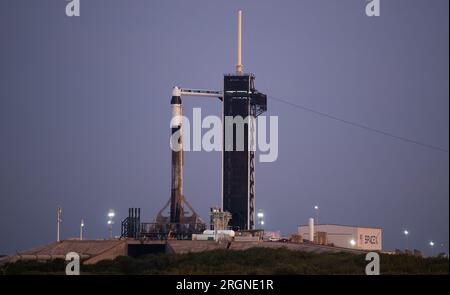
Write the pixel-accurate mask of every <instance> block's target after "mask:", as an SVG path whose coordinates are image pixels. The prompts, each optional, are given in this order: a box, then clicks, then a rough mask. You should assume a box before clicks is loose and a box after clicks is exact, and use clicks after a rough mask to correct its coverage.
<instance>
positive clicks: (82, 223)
mask: <svg viewBox="0 0 450 295" xmlns="http://www.w3.org/2000/svg"><path fill="white" fill-rule="evenodd" d="M83 228H84V219H83V218H81V222H80V241H82V240H83Z"/></svg>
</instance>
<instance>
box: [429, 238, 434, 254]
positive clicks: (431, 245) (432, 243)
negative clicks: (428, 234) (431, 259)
mask: <svg viewBox="0 0 450 295" xmlns="http://www.w3.org/2000/svg"><path fill="white" fill-rule="evenodd" d="M429 245H430V247H431V256H433V255H434V251H433V250H434V242H433V241H430V243H429Z"/></svg>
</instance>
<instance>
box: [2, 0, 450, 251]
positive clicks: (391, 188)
mask: <svg viewBox="0 0 450 295" xmlns="http://www.w3.org/2000/svg"><path fill="white" fill-rule="evenodd" d="M66 3H67V2H66V1H63V0H45V1H44V0H40V1H24V0H2V1H0V83H1V84H0V200H1V203H0V237H1V238H0V253H10V252H14V251H16V250H24V249H27V248H31V247H34V246H38V245H42V244H44V243H49V242H51V241H52V240H54V239H55V236H56V233H55V231H56V229H55V228H56V225H55V220H56V216H55V210H56V206H57V205H61V206H62V207H63V218H62V219H63V223H62V236H63V237H64V238H69V237H76V236H77V235H78V228H79V221H80V218H82V217H83V218H84V219H85V222H86V232H85V236H87V237H88V238H99V237H106V236H107V235H108V231H107V226H106V214H107V211H108V209H109V208H114V209H115V210H116V211H117V215H118V218H117V222H116V226H115V233H116V234H119V223H120V222H119V220H122V219H123V218H124V217H126V214H127V213H128V210H127V208H128V207H140V208H142V215H143V219H144V220H146V221H150V220H151V218H152V217H153V216H154V215H155V214H156V212H157V211H158V210H159V209H160V208H161V207H162V206H163V205H164V204H165V202H166V201H167V200H168V198H169V196H170V151H169V146H168V143H169V135H170V131H169V121H170V108H169V102H170V95H171V88H172V87H173V86H174V85H179V86H184V87H194V88H206V89H217V90H220V89H221V86H222V85H221V83H222V79H223V74H224V73H228V72H233V71H234V65H235V30H236V11H237V9H239V8H242V9H243V10H244V52H243V55H244V56H243V63H244V67H245V70H246V71H248V72H253V73H255V75H256V78H257V80H256V87H257V89H259V90H260V91H262V92H265V93H267V94H268V95H269V102H268V104H269V105H268V112H267V113H266V114H267V115H278V116H279V157H278V160H277V161H276V162H275V163H257V171H256V206H257V208H259V209H263V210H264V211H265V214H266V225H267V228H268V229H273V230H281V231H282V232H283V233H285V234H288V233H292V232H295V231H296V229H297V228H296V226H297V225H298V224H303V223H306V222H307V219H308V218H309V217H312V216H313V214H314V212H313V211H314V210H313V206H314V205H316V204H317V205H319V206H320V216H319V218H320V222H327V223H339V224H350V225H362V226H373V227H382V228H383V229H384V232H383V247H384V249H386V250H388V249H394V248H404V247H405V239H404V236H403V234H402V232H403V229H405V228H408V230H409V231H410V237H409V239H410V240H409V244H410V246H411V247H415V248H418V249H422V250H424V252H425V253H427V254H430V253H431V252H430V247H429V246H428V242H429V241H430V240H434V241H435V242H436V243H437V245H439V244H441V243H444V247H442V248H441V247H440V246H439V247H437V248H439V249H435V250H434V252H435V253H437V252H442V251H448V236H449V180H448V178H449V155H448V152H440V151H436V150H432V149H429V148H425V147H422V146H418V145H414V144H411V143H407V142H404V141H400V140H396V139H393V138H390V137H386V136H383V135H380V134H377V133H373V132H369V131H367V130H362V129H359V128H356V127H352V126H349V125H347V124H343V123H340V122H336V121H333V120H330V119H327V118H324V117H320V116H317V115H315V114H313V113H310V112H305V111H302V110H300V109H295V108H293V107H290V106H288V105H286V104H282V103H280V102H278V101H274V100H270V96H272V97H274V98H280V99H284V100H288V101H290V102H293V103H297V104H301V105H304V106H307V107H310V108H313V109H316V110H320V111H322V112H325V113H329V114H332V115H334V116H337V117H340V118H344V119H347V120H351V121H355V122H358V123H361V124H364V125H368V126H371V127H373V128H377V129H381V130H384V131H387V132H390V133H393V134H396V135H399V136H403V137H407V138H410V139H414V140H418V141H421V142H425V143H428V144H431V145H435V146H440V147H442V148H444V149H446V150H448V143H449V137H448V136H449V129H448V126H449V113H448V109H449V82H448V81H449V67H448V64H449V47H448V46H449V45H448V44H449V39H448V35H449V15H448V9H449V7H448V6H449V2H448V1H447V0H433V1H429V0H420V1H412V0H397V1H386V0H381V16H380V17H372V18H369V17H367V16H366V15H365V12H364V6H365V3H366V1H364V0H345V1H344V0H340V1H332V0H329V1H324V0H320V1H318V0H308V1H298V0H296V1H260V0H258V1H207V0H205V1H167V0H165V1H162V0H159V1H144V0H139V1H138V0H136V1H119V0H114V1H113V0H97V1H86V0H81V16H80V17H73V18H68V17H66V15H65V5H66ZM184 105H185V112H186V113H187V114H188V116H191V115H192V107H194V106H197V107H201V108H202V113H203V114H204V115H206V114H217V115H219V114H220V105H219V103H218V101H216V100H208V99H202V98H186V99H184ZM220 159H221V158H220V153H218V152H212V153H207V152H191V153H186V161H185V195H186V197H187V199H188V200H189V201H190V202H191V204H192V205H193V206H194V208H196V209H197V211H198V213H200V214H201V215H202V216H203V218H204V220H207V219H208V218H207V217H208V216H207V212H208V208H209V207H210V206H212V205H218V204H219V203H220V183H221V182H220V175H221V173H220Z"/></svg>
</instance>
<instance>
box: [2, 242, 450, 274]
mask: <svg viewBox="0 0 450 295" xmlns="http://www.w3.org/2000/svg"><path fill="white" fill-rule="evenodd" d="M365 266H366V261H365V255H355V254H349V253H317V254H316V253H307V252H299V251H291V250H288V249H285V248H282V249H268V248H251V249H248V250H245V251H231V250H214V251H207V252H200V253H188V254H152V255H145V256H142V257H139V258H132V257H124V256H121V257H118V258H116V259H115V260H112V261H101V262H99V263H97V264H96V265H82V266H81V273H82V274H364V270H365ZM64 269H65V262H64V261H63V260H54V261H49V262H36V261H34V262H32V261H19V262H16V263H13V264H7V265H4V266H2V267H1V268H0V273H3V274H64ZM448 273H449V260H448V258H443V257H430V258H420V257H414V256H407V255H381V274H448Z"/></svg>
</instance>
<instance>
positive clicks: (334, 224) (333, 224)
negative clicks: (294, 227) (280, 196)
mask: <svg viewBox="0 0 450 295" xmlns="http://www.w3.org/2000/svg"><path fill="white" fill-rule="evenodd" d="M321 225H331V226H343V227H353V228H355V227H357V228H372V229H381V230H382V229H383V228H381V227H373V226H359V225H345V224H336V223H322V224H314V226H321ZM300 226H309V225H308V224H299V225H298V227H300Z"/></svg>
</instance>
